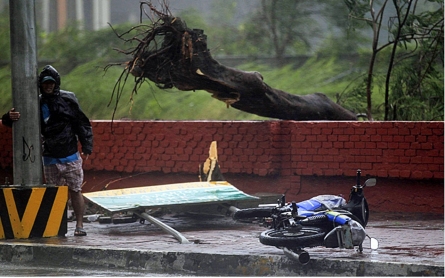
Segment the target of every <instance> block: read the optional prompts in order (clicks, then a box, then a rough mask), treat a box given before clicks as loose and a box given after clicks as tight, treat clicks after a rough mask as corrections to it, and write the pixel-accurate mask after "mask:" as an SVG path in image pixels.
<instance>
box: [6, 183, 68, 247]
mask: <svg viewBox="0 0 445 278" xmlns="http://www.w3.org/2000/svg"><path fill="white" fill-rule="evenodd" d="M67 201H68V187H67V186H47V187H6V188H0V239H14V238H16V239H19V238H33V237H53V236H64V235H65V234H66V233H67Z"/></svg>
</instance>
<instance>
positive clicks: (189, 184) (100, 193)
mask: <svg viewBox="0 0 445 278" xmlns="http://www.w3.org/2000/svg"><path fill="white" fill-rule="evenodd" d="M220 186H232V185H231V184H230V183H228V182H226V181H218V182H187V183H174V184H164V185H152V186H142V187H133V188H124V189H112V190H105V191H97V192H89V193H84V194H83V195H84V196H85V197H88V198H94V197H112V196H121V195H130V194H138V193H150V192H161V191H170V190H179V189H191V188H206V187H207V188H211V187H220Z"/></svg>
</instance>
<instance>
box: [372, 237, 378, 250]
mask: <svg viewBox="0 0 445 278" xmlns="http://www.w3.org/2000/svg"><path fill="white" fill-rule="evenodd" d="M370 239H371V250H377V249H379V241H378V240H377V239H375V238H373V237H371V238H370Z"/></svg>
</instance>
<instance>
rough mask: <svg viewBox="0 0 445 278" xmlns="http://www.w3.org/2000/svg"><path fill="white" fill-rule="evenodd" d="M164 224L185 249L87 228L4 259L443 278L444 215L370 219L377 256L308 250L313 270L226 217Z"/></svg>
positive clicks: (152, 229)
mask: <svg viewBox="0 0 445 278" xmlns="http://www.w3.org/2000/svg"><path fill="white" fill-rule="evenodd" d="M158 219H160V220H162V221H163V222H165V223H167V224H169V225H171V226H172V227H173V228H175V229H176V230H178V231H180V232H181V233H182V234H183V235H184V236H185V237H186V238H187V239H188V240H189V241H190V242H192V243H191V244H180V243H178V241H177V240H176V239H175V238H174V237H173V236H171V235H169V234H166V233H165V232H163V231H162V230H160V229H159V228H158V227H156V226H154V225H152V224H148V223H144V224H141V223H140V222H139V221H137V222H133V223H127V224H100V223H98V222H91V223H85V228H86V230H87V232H88V236H86V237H74V236H73V232H74V223H73V222H70V223H69V224H68V234H67V236H66V237H58V238H36V239H25V240H2V241H0V254H1V255H0V260H2V261H8V262H16V263H25V262H33V263H39V262H40V263H42V264H46V265H51V264H54V265H59V266H60V265H69V266H76V265H78V266H79V267H88V266H95V267H97V266H103V267H106V268H108V269H110V268H111V269H112V268H115V269H138V270H146V271H147V272H151V273H165V274H177V275H184V276H189V275H192V276H200V275H218V276H297V275H303V276H444V219H443V215H439V216H437V215H424V214H422V215H417V214H378V215H376V214H372V215H371V218H370V221H369V224H368V227H367V229H366V230H367V232H368V234H369V235H371V236H372V237H375V238H377V239H378V240H379V242H380V248H379V249H378V250H376V251H371V250H370V248H369V240H367V241H365V244H364V247H365V250H364V251H363V253H359V252H357V251H355V250H344V249H341V250H340V249H327V248H321V247H319V248H308V249H306V251H308V252H309V254H310V255H311V261H310V262H309V263H308V264H307V265H300V264H299V263H297V262H295V261H293V260H291V259H290V258H288V257H286V256H285V254H284V253H283V251H282V250H280V249H278V248H275V247H271V246H265V245H262V244H261V243H259V241H258V236H259V234H260V233H261V232H262V231H264V230H265V228H264V227H261V226H260V225H259V224H258V223H242V222H236V221H234V220H232V219H231V218H230V217H225V216H202V215H200V216H198V215H188V214H187V215H186V214H182V215H178V214H176V215H165V216H162V217H158Z"/></svg>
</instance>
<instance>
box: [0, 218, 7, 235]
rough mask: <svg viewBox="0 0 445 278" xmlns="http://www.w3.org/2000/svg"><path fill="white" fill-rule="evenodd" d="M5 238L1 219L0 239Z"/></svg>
mask: <svg viewBox="0 0 445 278" xmlns="http://www.w3.org/2000/svg"><path fill="white" fill-rule="evenodd" d="M3 238H6V235H5V230H3V223H2V219H1V218H0V239H3Z"/></svg>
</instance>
